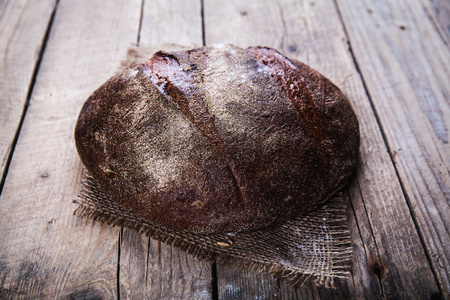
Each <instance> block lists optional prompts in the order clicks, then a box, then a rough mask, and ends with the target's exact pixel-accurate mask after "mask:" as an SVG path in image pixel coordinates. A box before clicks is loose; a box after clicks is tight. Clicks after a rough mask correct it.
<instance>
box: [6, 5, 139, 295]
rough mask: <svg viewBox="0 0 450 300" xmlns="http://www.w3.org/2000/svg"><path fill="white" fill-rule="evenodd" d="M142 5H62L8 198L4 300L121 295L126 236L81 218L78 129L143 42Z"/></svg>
mask: <svg viewBox="0 0 450 300" xmlns="http://www.w3.org/2000/svg"><path fill="white" fill-rule="evenodd" d="M140 3H141V1H128V2H127V3H124V2H123V1H109V0H108V1H96V2H92V1H87V0H86V1H69V0H62V1H60V3H59V5H58V9H57V12H56V16H55V19H54V22H53V26H52V29H51V32H50V35H49V40H48V42H47V47H46V51H45V53H44V57H43V60H42V63H41V65H40V69H39V73H38V75H37V78H36V84H35V86H34V89H33V92H32V96H31V100H30V107H29V109H28V112H27V115H26V118H25V120H24V123H23V126H22V130H21V132H20V136H19V139H18V143H17V146H16V149H15V151H14V157H13V159H12V162H11V165H10V169H9V172H8V176H7V178H6V182H5V186H4V190H3V193H2V199H1V201H0V215H1V218H0V228H2V242H1V244H0V262H1V263H0V265H1V266H2V267H1V268H0V278H1V281H0V283H1V289H0V291H1V293H2V294H1V296H0V298H2V296H5V298H14V299H61V298H73V299H85V298H95V299H100V298H103V299H112V298H115V297H117V263H118V261H117V259H118V237H119V231H118V229H115V228H110V227H108V226H106V225H99V224H96V223H92V221H85V220H82V219H78V218H76V217H74V216H73V211H74V209H75V208H76V204H75V203H73V201H72V199H74V198H75V196H76V195H77V193H78V191H79V183H80V178H81V163H80V161H79V159H78V156H77V153H76V150H75V146H74V141H73V128H74V124H75V120H76V117H77V115H78V112H79V111H80V109H81V105H82V104H83V102H84V100H85V99H86V97H87V96H88V95H89V94H90V93H91V92H92V91H93V90H94V89H95V88H96V87H97V86H98V85H99V84H100V83H101V82H102V81H104V80H106V79H107V78H108V77H109V76H110V75H111V74H112V73H113V72H114V70H115V69H116V68H117V66H118V65H119V63H120V57H123V56H124V55H125V53H126V50H127V48H128V45H129V43H130V42H131V41H135V40H136V33H137V30H138V26H139V16H140ZM105 11H106V12H108V13H105ZM80 20H82V21H80ZM22 88H23V87H22Z"/></svg>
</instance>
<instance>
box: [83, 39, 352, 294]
mask: <svg viewBox="0 0 450 300" xmlns="http://www.w3.org/2000/svg"><path fill="white" fill-rule="evenodd" d="M181 48H184V49H185V47H180V46H178V45H163V46H161V47H159V49H157V50H161V49H163V50H174V49H181ZM154 52H155V48H154V47H153V48H151V47H142V46H140V47H131V48H130V50H129V51H128V56H127V58H126V59H125V60H124V61H123V62H122V66H121V68H124V67H126V66H128V65H129V64H130V62H140V61H141V62H142V61H146V60H148V59H149V58H150V57H151V55H152V54H153V53H154ZM77 202H78V203H79V207H78V208H77V209H76V211H75V214H76V215H77V216H80V217H89V218H93V219H94V220H97V221H100V222H104V223H107V224H110V225H112V226H123V227H127V228H131V229H134V230H136V231H139V232H140V233H141V234H145V235H146V236H149V237H151V238H153V239H156V240H159V241H161V242H164V243H167V244H169V245H171V246H173V247H176V248H178V249H180V250H182V251H186V252H187V253H190V254H192V255H194V256H195V257H197V258H198V259H201V260H208V261H214V260H215V261H216V263H218V264H220V265H225V266H236V267H242V268H246V269H249V270H253V271H257V272H268V273H271V274H273V275H274V276H276V277H281V278H284V279H285V280H286V281H288V282H289V283H291V284H292V285H301V284H303V283H304V282H305V281H306V280H307V279H308V278H313V279H315V282H316V284H317V285H322V286H325V287H333V285H334V280H335V279H336V278H346V277H348V276H349V275H350V258H351V254H352V252H351V237H350V232H349V230H348V226H347V214H346V204H345V202H344V201H343V199H342V195H341V194H336V195H334V196H333V197H332V198H331V199H329V200H328V201H327V202H325V204H324V205H322V206H321V207H319V208H317V209H316V210H314V211H312V212H309V213H306V214H302V215H299V216H298V217H297V218H296V219H293V220H286V221H285V222H283V223H280V224H277V225H273V226H270V227H267V228H263V229H258V230H253V231H249V232H241V233H229V234H198V233H191V232H184V231H174V230H171V229H167V228H164V227H162V226H159V225H157V224H153V223H150V222H148V221H146V220H144V219H142V218H139V217H137V216H135V215H133V214H132V213H130V212H128V211H126V210H124V209H123V208H121V207H120V206H119V205H118V204H116V202H114V201H112V200H111V199H110V198H109V197H108V196H107V195H106V194H105V193H104V192H103V191H102V189H101V188H100V186H99V185H98V184H97V183H96V182H95V181H94V179H93V178H92V177H90V176H89V175H85V176H84V178H83V180H82V184H81V191H80V194H79V196H78V199H77Z"/></svg>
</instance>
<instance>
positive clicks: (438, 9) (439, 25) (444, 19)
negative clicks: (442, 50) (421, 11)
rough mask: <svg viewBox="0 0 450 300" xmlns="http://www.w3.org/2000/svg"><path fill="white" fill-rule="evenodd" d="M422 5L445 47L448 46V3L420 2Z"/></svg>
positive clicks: (436, 1) (449, 26)
mask: <svg viewBox="0 0 450 300" xmlns="http://www.w3.org/2000/svg"><path fill="white" fill-rule="evenodd" d="M422 3H423V5H424V6H425V8H426V9H427V11H428V14H429V16H430V18H431V19H432V20H433V22H434V24H435V26H436V29H437V30H438V31H439V33H440V34H441V36H442V38H443V39H444V40H445V42H446V43H447V46H450V44H449V43H450V1H447V0H422Z"/></svg>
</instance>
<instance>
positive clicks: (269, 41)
mask: <svg viewBox="0 0 450 300" xmlns="http://www.w3.org/2000/svg"><path fill="white" fill-rule="evenodd" d="M380 22H381V21H380ZM205 25H206V27H205V34H206V42H207V44H212V43H218V42H224V41H227V42H231V43H234V44H237V45H240V46H248V45H257V44H263V45H267V46H272V47H276V48H278V49H280V50H281V51H284V52H285V53H286V54H287V55H288V56H290V57H294V58H297V59H299V60H300V61H303V62H305V63H307V64H309V65H311V66H312V67H314V68H315V69H317V70H318V71H320V72H322V73H323V74H325V75H326V76H327V77H329V78H330V79H331V80H332V81H334V82H335V83H336V84H337V85H338V86H340V87H341V88H342V90H343V91H344V93H345V94H346V95H347V96H348V97H349V99H350V101H351V102H352V104H353V106H354V108H355V111H356V113H357V115H358V116H359V119H360V127H361V136H362V141H361V154H360V163H359V167H358V170H357V173H356V178H355V179H354V182H353V184H352V185H351V186H350V197H351V204H352V205H353V209H354V210H355V213H354V214H353V213H351V215H350V226H352V227H351V229H352V231H353V239H354V240H353V241H354V242H353V243H354V251H355V256H354V258H353V262H352V267H353V269H352V273H353V277H352V278H350V279H349V280H347V281H346V282H341V283H340V285H339V293H338V294H335V296H336V297H345V295H361V296H372V295H373V296H375V297H387V298H395V297H400V298H402V297H403V298H407V297H419V298H420V297H427V298H428V297H430V295H432V294H433V293H435V292H437V291H438V289H437V286H436V283H435V281H434V277H433V274H432V272H431V269H430V268H429V264H428V261H427V258H426V256H425V253H424V251H423V248H422V245H421V242H420V239H419V236H418V234H417V232H416V229H415V226H414V223H413V222H412V219H411V215H410V212H409V208H408V206H407V205H406V201H405V199H404V197H403V193H402V189H401V186H400V183H399V181H398V178H397V176H396V173H395V169H394V168H393V165H392V161H391V159H390V156H389V155H388V153H387V149H386V146H385V145H384V141H383V138H382V135H381V132H380V129H379V126H378V123H377V120H376V118H375V116H374V113H373V111H372V108H371V104H370V102H369V99H368V98H367V96H366V91H365V90H364V87H363V84H362V82H361V78H360V77H359V75H358V72H357V70H356V68H355V65H354V64H353V61H352V57H351V54H350V52H349V50H348V46H347V39H346V35H345V32H344V30H343V27H342V25H341V23H340V19H339V14H338V11H337V10H336V7H335V5H334V2H333V1H320V2H311V1H289V0H285V1H270V0H267V1H260V2H258V4H253V3H242V2H238V1H227V2H226V3H223V2H222V1H207V2H206V3H205ZM236 32H239V33H240V34H239V35H236V34H235V33H236ZM374 47H375V46H374ZM358 224H359V229H360V231H359V230H358V226H357V225H358ZM365 230H368V231H365ZM381 266H384V268H382V267H381ZM221 272H222V271H221V270H218V274H219V277H218V285H219V287H218V289H219V295H220V293H221V291H222V290H224V289H225V287H226V286H229V285H232V286H249V289H252V290H251V291H248V293H247V294H248V295H249V294H252V293H253V294H254V296H255V297H256V296H257V295H258V290H257V289H256V288H255V287H254V285H253V287H252V282H254V278H253V279H250V278H246V279H245V282H243V281H238V282H236V281H229V279H230V276H229V275H227V274H222V273H221ZM237 272H238V271H237ZM377 274H378V275H379V276H377ZM417 274H420V276H418V275H417ZM221 275H223V277H220V276H221ZM236 278H238V277H236ZM240 278H244V277H240ZM247 280H248V281H249V283H247ZM273 288H274V289H276V287H275V286H274V287H273ZM303 288H308V287H303ZM309 288H312V289H315V287H313V286H311V287H309ZM281 290H282V291H283V294H282V295H283V297H284V298H289V299H290V298H299V297H301V296H302V295H304V294H305V293H306V291H305V290H301V289H300V290H298V291H294V292H291V293H289V292H288V290H287V289H286V288H283V287H281ZM330 293H333V292H330ZM310 295H311V297H316V296H317V295H318V296H317V297H320V298H324V299H325V298H329V297H333V295H332V294H326V293H324V292H323V291H320V290H316V291H314V292H310Z"/></svg>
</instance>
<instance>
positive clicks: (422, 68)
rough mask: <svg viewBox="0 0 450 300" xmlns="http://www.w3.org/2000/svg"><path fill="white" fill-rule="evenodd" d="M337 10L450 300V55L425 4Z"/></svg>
mask: <svg viewBox="0 0 450 300" xmlns="http://www.w3.org/2000/svg"><path fill="white" fill-rule="evenodd" d="M338 4H339V7H340V10H341V13H342V17H343V20H344V23H345V26H346V28H347V31H348V33H349V36H350V43H351V47H352V50H353V52H354V55H355V58H356V60H357V62H358V65H359V68H360V70H361V73H362V75H363V78H364V81H365V83H366V86H367V89H368V92H369V94H370V96H371V100H372V102H373V105H374V107H375V109H376V111H377V113H378V118H379V120H380V122H381V126H382V128H383V130H384V133H385V136H386V139H387V143H388V145H389V150H390V153H391V155H392V158H393V160H394V163H395V167H396V169H397V172H398V174H399V176H400V180H401V182H402V184H403V188H404V190H405V192H406V196H407V199H408V203H409V206H410V208H411V213H412V215H413V217H414V219H415V221H416V224H417V226H418V228H419V231H420V233H421V235H422V240H423V242H424V244H425V247H426V249H427V252H428V256H429V258H430V263H431V265H432V267H433V270H434V272H435V273H436V275H437V280H438V282H439V283H440V286H441V289H442V291H443V293H444V296H446V297H448V296H449V290H450V264H449V260H450V235H449V232H448V228H450V214H449V211H450V201H449V200H450V186H449V182H450V174H449V167H450V144H449V142H448V139H449V134H448V128H449V126H450V118H449V117H448V116H450V105H449V101H448V100H449V95H450V64H449V62H450V51H449V50H448V47H447V46H446V44H445V43H444V41H443V40H442V38H441V36H440V35H439V33H438V32H437V31H436V27H435V25H434V24H433V22H432V21H431V20H430V18H429V17H428V13H427V11H426V9H425V8H424V7H423V6H422V5H420V2H416V1H395V2H393V3H391V4H390V5H387V4H386V3H383V2H377V3H373V2H371V1H358V2H357V3H355V2H354V1H347V0H342V1H341V0H339V1H338ZM369 9H370V10H369ZM404 239H405V240H406V237H404ZM404 251H405V255H406V253H408V252H409V249H407V248H406V249H404Z"/></svg>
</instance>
